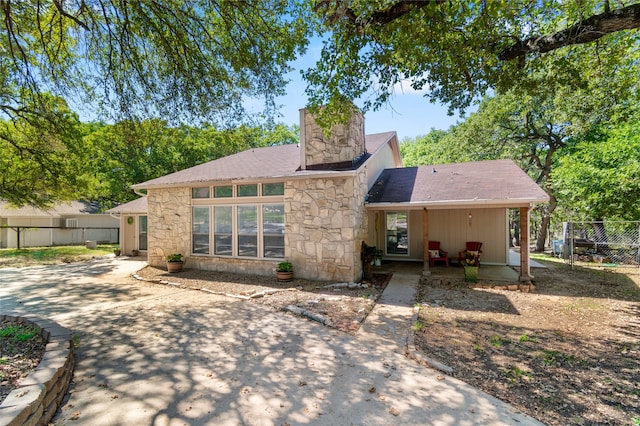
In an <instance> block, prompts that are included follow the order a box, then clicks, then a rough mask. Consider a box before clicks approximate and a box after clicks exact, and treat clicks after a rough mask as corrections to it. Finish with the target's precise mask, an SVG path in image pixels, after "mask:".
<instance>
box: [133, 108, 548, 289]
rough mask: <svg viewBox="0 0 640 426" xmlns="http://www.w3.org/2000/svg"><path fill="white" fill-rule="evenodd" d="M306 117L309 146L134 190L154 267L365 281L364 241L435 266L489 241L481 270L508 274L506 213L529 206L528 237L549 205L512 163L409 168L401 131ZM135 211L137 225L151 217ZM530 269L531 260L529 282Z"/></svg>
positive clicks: (238, 159)
mask: <svg viewBox="0 0 640 426" xmlns="http://www.w3.org/2000/svg"><path fill="white" fill-rule="evenodd" d="M300 117H301V126H300V144H299V145H282V146H272V147H266V148H255V149H250V150H247V151H244V152H240V153H238V154H234V155H231V156H228V157H224V158H221V159H217V160H214V161H211V162H208V163H205V164H201V165H198V166H195V167H192V168H189V169H186V170H182V171H179V172H176V173H172V174H169V175H166V176H162V177H159V178H157V179H152V180H149V181H147V182H142V183H139V184H136V185H133V188H134V190H135V191H136V192H138V193H146V203H147V207H148V210H147V217H148V219H147V221H148V234H146V235H147V245H146V247H147V249H148V250H147V256H148V262H149V264H151V265H154V266H162V265H164V261H165V258H166V256H167V255H169V254H172V253H182V254H183V255H184V256H185V258H186V266H187V267H191V268H197V269H205V270H206V269H209V270H221V271H234V272H250V273H256V274H263V275H266V274H271V273H273V270H274V268H275V266H276V265H277V263H278V262H279V261H282V260H283V259H286V260H288V261H291V262H292V263H293V265H294V268H295V273H296V276H298V277H303V278H309V279H320V280H333V281H358V280H359V279H360V278H361V274H362V261H361V245H362V242H363V241H365V242H367V244H369V245H375V246H377V247H379V248H382V249H383V250H384V255H385V258H387V259H391V260H397V261H402V260H419V261H425V260H426V259H427V253H428V250H426V247H428V241H429V240H430V239H431V240H436V239H437V240H439V241H441V243H442V245H443V248H444V249H446V250H449V251H451V252H457V250H461V249H462V248H463V247H464V244H465V241H471V240H478V241H483V242H484V245H483V263H484V264H489V263H494V264H503V265H504V264H506V263H507V260H508V257H507V254H508V247H509V244H508V241H509V239H508V235H509V233H508V209H510V208H518V209H520V211H521V217H522V223H521V225H522V229H529V222H528V220H529V211H530V209H531V208H532V207H533V206H534V205H535V204H536V203H540V202H546V201H548V197H547V195H546V194H545V193H544V191H543V190H542V189H540V187H538V186H537V185H536V184H535V182H533V181H532V180H531V179H530V178H529V177H528V176H527V175H526V173H524V172H523V171H522V170H521V169H520V168H518V167H517V166H516V165H515V164H514V163H513V162H511V161H510V160H499V161H486V162H477V163H466V164H452V165H438V166H424V167H413V168H403V167H402V160H401V158H400V152H399V147H398V140H397V136H396V133H395V132H388V133H379V134H373V135H366V136H365V133H364V118H363V116H362V114H360V113H356V114H354V115H353V117H352V119H351V120H350V122H349V123H348V124H346V125H338V126H335V127H334V128H333V129H331V133H330V136H328V137H327V136H325V134H323V132H322V130H321V128H320V127H319V126H318V125H317V123H316V122H315V120H314V118H313V117H312V115H311V114H310V113H309V112H308V111H307V110H305V109H303V110H301V111H300ZM140 203H143V202H142V201H140ZM125 207H126V205H125ZM129 213H131V216H127V217H132V218H133V219H132V220H133V222H134V223H131V224H130V225H134V224H135V222H136V219H135V217H136V216H135V215H134V213H136V214H138V217H142V214H143V212H141V211H139V212H134V211H132V210H130V211H129ZM122 220H123V219H121V224H122ZM138 220H139V219H138ZM127 223H128V222H127ZM128 224H129V223H128ZM123 226H124V225H123ZM135 228H136V227H135V226H131V227H130V228H127V227H126V226H125V227H124V228H123V231H122V233H121V240H122V241H135V239H136V238H135V236H133V237H132V236H131V235H130V234H131V232H135ZM522 234H523V235H528V232H523V233H522ZM522 245H523V247H527V243H526V241H523V243H522ZM528 261H529V256H528V253H526V255H523V256H522V261H521V262H522V264H521V266H523V270H522V273H521V279H523V280H528V279H530V276H529V266H528ZM424 265H425V266H424V268H425V270H424V274H425V275H428V274H429V262H427V261H425V262H424Z"/></svg>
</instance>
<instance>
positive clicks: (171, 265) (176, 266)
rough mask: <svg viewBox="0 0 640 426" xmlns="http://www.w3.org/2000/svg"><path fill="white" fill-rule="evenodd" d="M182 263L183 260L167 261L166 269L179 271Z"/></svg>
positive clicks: (172, 271)
mask: <svg viewBox="0 0 640 426" xmlns="http://www.w3.org/2000/svg"><path fill="white" fill-rule="evenodd" d="M183 265H184V262H167V271H169V273H174V272H180V271H182V266H183Z"/></svg>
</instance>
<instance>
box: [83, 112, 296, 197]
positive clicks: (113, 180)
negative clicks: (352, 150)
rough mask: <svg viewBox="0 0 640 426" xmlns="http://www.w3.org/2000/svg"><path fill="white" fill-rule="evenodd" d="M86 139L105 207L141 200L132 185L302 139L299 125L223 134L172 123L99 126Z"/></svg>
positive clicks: (92, 193)
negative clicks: (248, 150) (230, 156)
mask: <svg viewBox="0 0 640 426" xmlns="http://www.w3.org/2000/svg"><path fill="white" fill-rule="evenodd" d="M87 127H88V128H89V130H88V132H87V135H86V136H85V138H84V144H85V149H86V152H87V159H86V170H85V173H84V175H83V176H84V178H85V180H86V181H87V182H88V186H89V187H90V190H89V191H88V192H87V193H86V194H87V196H88V197H89V198H92V199H96V200H99V201H100V202H101V205H102V207H103V208H109V207H113V206H115V205H117V204H120V203H123V202H126V201H130V200H133V199H135V198H137V197H138V195H137V194H135V193H134V192H133V190H132V189H131V185H133V184H135V183H140V182H144V181H146V180H149V179H154V178H157V177H160V176H164V175H166V174H169V173H173V172H177V171H179V170H183V169H186V168H189V167H192V166H195V165H197V164H201V163H204V162H207V161H211V160H215V159H217V158H220V157H224V156H227V155H231V154H235V153H237V152H240V151H244V150H246V149H250V148H256V147H261V146H267V145H271V144H275V143H276V141H278V143H293V142H295V141H297V140H298V137H297V134H296V128H295V126H294V127H293V128H288V127H287V126H284V125H282V124H277V125H274V126H272V128H269V129H267V128H264V127H261V126H254V127H249V126H238V127H237V128H234V129H223V130H218V129H216V128H215V127H212V126H206V127H203V128H198V127H189V126H185V125H181V126H178V127H171V126H169V124H168V123H167V122H166V121H163V120H159V119H153V120H144V121H133V120H128V121H122V122H120V123H117V124H115V125H105V124H99V123H93V124H90V125H87Z"/></svg>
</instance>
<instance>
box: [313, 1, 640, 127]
mask: <svg viewBox="0 0 640 426" xmlns="http://www.w3.org/2000/svg"><path fill="white" fill-rule="evenodd" d="M615 6H616V7H617V8H615V9H614V8H612V7H611V5H610V4H609V2H608V1H605V2H601V1H596V0H587V1H584V0H573V1H560V0H545V1H542V2H532V1H518V2H497V1H470V2H451V1H445V0H433V1H377V2H370V1H367V0H322V1H319V2H318V3H317V4H316V7H315V11H316V13H317V14H318V15H319V16H320V19H321V20H322V22H323V23H324V26H325V28H326V29H328V30H329V31H330V32H331V36H330V38H328V40H327V41H326V42H325V44H324V47H323V51H322V57H321V59H320V61H319V62H318V63H317V64H316V66H315V68H314V69H311V70H308V71H306V72H305V74H304V75H305V78H306V79H307V80H308V81H309V83H310V86H309V88H308V89H307V92H308V94H309V98H310V102H311V103H312V104H314V105H323V104H329V107H328V108H326V109H325V110H324V111H326V114H327V115H330V114H335V113H336V111H340V110H341V108H342V105H343V104H344V103H345V102H347V101H348V100H352V99H363V108H364V109H365V110H367V109H369V108H373V109H377V108H379V107H380V106H381V105H383V104H384V103H386V102H387V101H388V100H389V99H390V97H391V96H392V95H393V91H394V87H395V85H396V84H398V83H399V82H400V81H403V80H408V81H410V83H411V86H412V87H413V88H414V89H416V90H420V89H424V88H427V89H428V91H427V92H426V95H425V96H427V97H428V98H429V99H430V100H432V101H439V102H444V103H446V104H448V105H449V107H450V109H451V110H454V109H461V110H465V109H466V108H468V107H469V106H470V105H471V104H472V102H473V101H474V99H478V98H479V97H481V96H483V95H485V94H487V93H488V91H490V90H496V91H498V92H501V93H505V92H507V91H509V90H512V89H515V90H518V91H520V92H524V93H529V94H535V93H536V92H537V90H539V88H540V86H539V80H538V81H531V79H530V77H531V76H532V75H535V74H537V73H538V72H539V70H540V69H541V68H547V67H549V66H554V67H555V68H556V69H557V70H558V71H559V72H560V75H548V76H547V77H548V78H549V79H552V80H553V79H556V81H562V79H563V78H565V77H569V76H570V75H571V72H572V71H573V64H572V60H573V59H574V58H577V57H580V56H584V55H590V56H591V57H593V55H595V54H596V50H594V49H585V47H586V46H590V45H594V44H596V43H597V44H599V45H606V44H607V43H609V42H610V41H611V40H612V39H614V38H624V39H625V40H627V42H628V43H630V44H635V45H636V46H637V32H635V31H634V30H635V29H637V28H638V27H640V4H638V3H634V4H632V5H629V6H622V5H620V3H619V2H616V3H615ZM629 30H630V31H629ZM545 52H552V53H556V52H558V53H559V54H554V55H550V54H548V53H547V54H544V53H545ZM575 77H576V76H575V75H574V78H575ZM534 83H538V84H534ZM578 84H579V82H575V84H574V85H578Z"/></svg>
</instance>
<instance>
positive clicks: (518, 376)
mask: <svg viewBox="0 0 640 426" xmlns="http://www.w3.org/2000/svg"><path fill="white" fill-rule="evenodd" d="M504 374H505V376H507V378H508V379H509V381H510V382H512V383H516V382H519V381H521V380H523V379H529V378H531V373H530V372H528V371H526V370H523V369H521V368H520V367H518V366H517V365H516V366H515V367H511V368H509V369H508V370H505V371H504Z"/></svg>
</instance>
